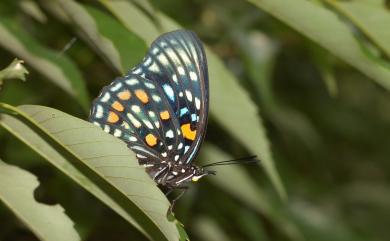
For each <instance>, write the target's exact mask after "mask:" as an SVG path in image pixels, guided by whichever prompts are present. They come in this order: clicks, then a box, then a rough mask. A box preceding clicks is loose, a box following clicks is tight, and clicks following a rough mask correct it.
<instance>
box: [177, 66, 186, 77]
mask: <svg viewBox="0 0 390 241" xmlns="http://www.w3.org/2000/svg"><path fill="white" fill-rule="evenodd" d="M177 72H179V74H181V75H185V74H186V72H185V70H184V68H183V67H182V66H179V67H177Z"/></svg>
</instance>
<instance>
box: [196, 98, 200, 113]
mask: <svg viewBox="0 0 390 241" xmlns="http://www.w3.org/2000/svg"><path fill="white" fill-rule="evenodd" d="M195 106H196V109H198V110H199V109H200V100H199V99H198V98H197V97H195Z"/></svg>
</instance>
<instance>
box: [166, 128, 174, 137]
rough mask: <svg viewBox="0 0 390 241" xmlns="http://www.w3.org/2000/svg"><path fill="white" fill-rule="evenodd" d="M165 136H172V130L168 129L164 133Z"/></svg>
mask: <svg viewBox="0 0 390 241" xmlns="http://www.w3.org/2000/svg"><path fill="white" fill-rule="evenodd" d="M165 136H166V137H168V138H173V131H172V130H169V131H167V132H166V133H165Z"/></svg>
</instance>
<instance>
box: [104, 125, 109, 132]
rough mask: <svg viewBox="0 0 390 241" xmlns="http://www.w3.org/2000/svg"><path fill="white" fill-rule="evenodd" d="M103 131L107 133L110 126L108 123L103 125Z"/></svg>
mask: <svg viewBox="0 0 390 241" xmlns="http://www.w3.org/2000/svg"><path fill="white" fill-rule="evenodd" d="M103 130H104V131H105V132H107V133H110V127H109V126H108V125H104V129H103Z"/></svg>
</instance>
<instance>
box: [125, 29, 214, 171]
mask: <svg viewBox="0 0 390 241" xmlns="http://www.w3.org/2000/svg"><path fill="white" fill-rule="evenodd" d="M131 73H133V74H137V75H140V76H142V77H144V78H146V79H149V80H152V81H153V82H155V83H156V84H157V85H159V86H161V87H162V89H163V93H164V95H165V97H166V98H167V100H168V102H169V104H170V106H171V108H172V110H173V112H174V114H175V116H176V117H177V119H178V121H179V127H180V131H181V134H182V135H181V137H182V140H180V139H181V138H180V137H179V138H178V139H179V140H180V143H182V145H184V149H183V150H176V151H177V152H178V153H179V155H180V160H181V161H182V162H183V163H190V162H191V161H192V160H193V159H194V158H195V156H196V154H197V152H198V151H199V147H200V145H201V143H202V141H203V138H204V134H205V132H206V125H207V117H208V108H209V106H208V103H209V86H208V71H207V62H206V55H205V53H204V49H203V46H202V43H201V42H200V40H199V38H198V37H197V36H196V34H195V33H193V32H191V31H185V30H178V31H173V32H170V33H166V34H163V35H162V36H160V37H159V38H158V39H156V40H155V41H154V42H153V43H152V45H151V47H150V49H149V51H148V54H147V55H146V57H145V58H144V60H143V62H142V63H141V64H139V65H138V66H136V67H135V68H134V69H132V70H131ZM180 143H177V146H179V145H180Z"/></svg>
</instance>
